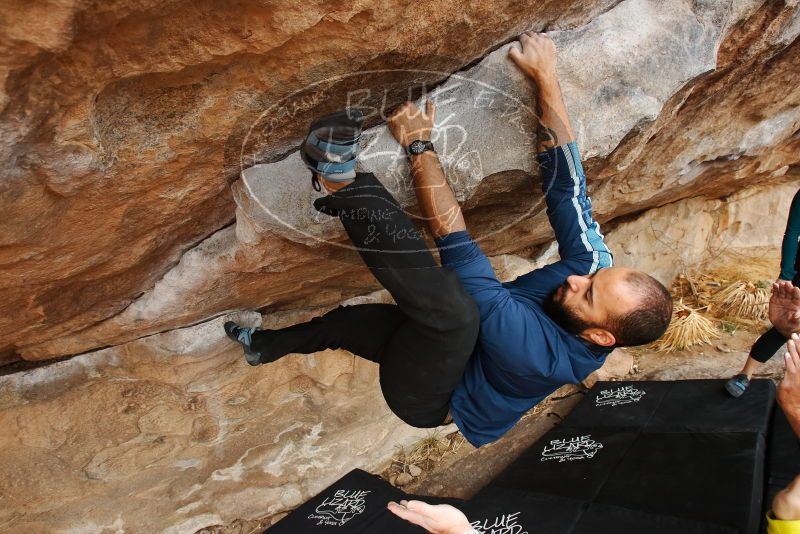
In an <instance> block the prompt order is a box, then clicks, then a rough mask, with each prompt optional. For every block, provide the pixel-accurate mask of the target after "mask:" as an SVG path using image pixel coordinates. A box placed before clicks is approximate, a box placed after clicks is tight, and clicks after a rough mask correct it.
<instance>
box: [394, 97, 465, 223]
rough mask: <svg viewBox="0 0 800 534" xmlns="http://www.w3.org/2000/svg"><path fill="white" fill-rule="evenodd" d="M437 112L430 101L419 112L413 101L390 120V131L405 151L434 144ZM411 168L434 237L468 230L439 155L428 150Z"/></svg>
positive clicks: (417, 157)
mask: <svg viewBox="0 0 800 534" xmlns="http://www.w3.org/2000/svg"><path fill="white" fill-rule="evenodd" d="M435 113H436V110H435V108H434V106H433V102H431V101H430V100H428V102H427V105H426V106H425V111H422V110H420V109H418V108H417V106H416V105H414V104H413V103H412V102H406V103H405V104H403V105H402V106H400V107H399V108H398V109H397V111H395V112H394V113H393V114H392V116H391V117H389V120H388V125H389V130H390V131H391V132H392V135H394V137H395V139H397V141H398V142H399V143H400V144H401V145H402V146H403V149H407V148H408V145H409V144H410V143H411V142H413V141H416V140H422V141H430V140H431V130H433V123H434V117H435ZM410 166H411V176H412V179H413V181H414V192H415V193H416V195H417V203H418V204H419V210H420V212H421V213H422V216H423V217H424V218H425V220H426V221H428V226H429V227H430V229H431V233H432V234H433V237H442V236H445V235H447V234H450V233H453V232H458V231H462V230H466V229H467V226H466V224H465V223H464V216H463V215H462V213H461V206H459V205H458V201H457V200H456V197H455V195H454V194H453V191H452V189H450V184H448V183H447V180H446V179H445V177H444V172H443V171H442V166H441V165H440V164H439V157H438V156H437V155H436V153H435V152H432V151H426V152H423V153H422V154H420V155H418V156H411V161H410Z"/></svg>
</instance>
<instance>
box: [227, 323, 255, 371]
mask: <svg viewBox="0 0 800 534" xmlns="http://www.w3.org/2000/svg"><path fill="white" fill-rule="evenodd" d="M224 328H225V334H227V336H228V337H229V338H231V339H232V340H234V341H235V342H237V343H239V344H241V345H242V347H243V348H244V357H245V359H246V360H247V363H249V364H250V365H260V364H261V355H260V354H259V353H258V352H256V351H254V350H253V349H252V348H250V343H251V342H252V336H253V332H255V331H256V329H255V328H248V327H243V326H239V325H238V324H236V323H234V322H233V321H228V322H227V323H225V326H224Z"/></svg>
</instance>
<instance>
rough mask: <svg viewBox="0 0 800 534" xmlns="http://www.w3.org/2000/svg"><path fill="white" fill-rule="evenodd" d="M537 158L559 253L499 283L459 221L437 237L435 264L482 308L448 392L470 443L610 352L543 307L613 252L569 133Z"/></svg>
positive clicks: (506, 424)
mask: <svg viewBox="0 0 800 534" xmlns="http://www.w3.org/2000/svg"><path fill="white" fill-rule="evenodd" d="M538 161H539V166H540V169H541V172H542V190H543V192H544V194H545V200H546V202H547V216H548V218H549V220H550V224H551V226H552V227H553V230H554V232H555V236H556V240H557V241H558V252H559V255H560V257H561V259H560V261H558V262H556V263H553V264H550V265H547V266H545V267H543V268H541V269H536V270H534V271H531V272H529V273H527V274H525V275H523V276H520V277H519V278H517V279H516V280H514V281H512V282H507V283H501V282H500V281H498V279H497V277H496V275H495V273H494V270H493V269H492V266H491V264H490V263H489V260H488V258H487V257H486V256H485V255H484V254H483V252H482V251H481V250H480V248H479V247H478V245H477V244H476V243H475V242H474V241H473V240H472V239H471V238H470V237H469V234H468V233H467V232H466V231H460V232H453V233H450V234H448V235H446V236H443V237H440V238H437V239H436V245H437V246H438V247H439V251H440V257H441V260H442V265H443V266H444V267H447V268H449V269H452V270H453V271H454V272H455V273H456V274H457V275H458V277H459V278H460V280H461V283H462V285H463V286H464V288H465V289H466V291H467V292H468V293H469V294H470V295H471V296H472V298H473V299H474V300H475V302H476V303H477V305H478V309H479V311H480V320H481V324H480V334H479V336H478V342H477V343H476V346H475V349H474V351H473V353H472V356H471V357H470V360H469V363H468V364H467V367H466V369H465V371H464V376H463V378H462V380H461V383H460V384H459V386H458V387H457V388H456V390H455V391H454V392H453V396H452V398H451V401H450V412H451V414H452V416H453V420H454V422H455V423H456V425H457V426H458V428H459V430H461V432H462V434H464V436H465V437H466V439H467V440H468V441H469V442H470V443H472V444H473V445H474V446H476V447H480V446H481V445H485V444H487V443H490V442H492V441H495V440H496V439H498V438H500V437H501V436H502V435H503V434H505V433H506V432H507V431H508V430H509V429H510V428H511V427H513V426H514V425H515V424H516V422H517V421H518V420H519V419H520V417H522V415H523V414H524V413H525V412H527V411H528V410H530V409H531V408H532V407H533V406H535V405H536V404H538V403H539V402H541V401H542V400H543V399H544V398H545V397H547V396H548V395H549V394H550V393H552V392H553V391H555V390H556V389H558V388H559V387H561V386H562V385H564V384H574V383H578V382H580V381H581V380H583V379H584V378H586V377H587V376H588V375H589V374H590V373H591V372H592V371H594V370H596V369H598V368H599V367H600V366H601V365H602V364H603V362H604V361H605V358H606V356H607V355H608V353H609V352H610V349H607V348H603V347H599V346H597V345H593V344H591V343H588V342H586V341H584V340H583V339H581V338H579V337H577V336H575V335H572V334H570V333H569V332H567V331H566V330H564V329H563V328H562V327H561V326H559V325H558V324H556V323H555V322H554V321H553V320H552V319H551V318H550V317H549V316H548V315H547V314H546V313H545V312H544V310H543V308H542V304H543V303H544V301H545V299H546V298H547V297H548V296H549V295H550V294H551V293H552V292H553V291H555V290H556V289H557V288H558V287H559V286H560V285H562V284H563V283H564V282H565V281H566V279H567V277H568V276H570V275H573V274H577V275H586V274H591V273H594V272H595V271H597V270H598V269H602V268H604V267H610V266H611V265H612V255H611V252H610V251H609V250H608V248H607V247H606V245H605V242H604V241H603V235H602V234H601V233H600V227H599V225H598V224H597V222H595V221H594V219H593V218H592V205H591V200H590V199H589V197H588V196H587V195H586V178H585V176H584V173H583V167H582V165H581V161H580V155H579V153H578V147H577V145H576V143H575V142H574V141H573V142H571V143H569V144H566V145H561V146H558V147H555V148H552V149H550V150H547V151H546V152H542V153H540V154H539V155H538Z"/></svg>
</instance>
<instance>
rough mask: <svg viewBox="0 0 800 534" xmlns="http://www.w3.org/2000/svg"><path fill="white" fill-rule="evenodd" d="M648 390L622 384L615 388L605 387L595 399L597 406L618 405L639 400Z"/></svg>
mask: <svg viewBox="0 0 800 534" xmlns="http://www.w3.org/2000/svg"><path fill="white" fill-rule="evenodd" d="M645 395H647V392H645V391H643V390H641V389H636V388H635V387H633V386H622V387H619V388H615V389H604V390H602V391H601V392H600V393H598V394H597V397H595V399H594V404H595V406H617V405H619V404H631V403H633V402H639V401H640V400H642V397H644V396H645Z"/></svg>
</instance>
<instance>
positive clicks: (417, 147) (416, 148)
mask: <svg viewBox="0 0 800 534" xmlns="http://www.w3.org/2000/svg"><path fill="white" fill-rule="evenodd" d="M408 151H409V152H411V153H412V154H414V155H415V156H416V155H419V154H422V153H423V152H425V141H421V140H419V139H417V140H416V141H414V142H413V143H411V144H410V145H409V146H408Z"/></svg>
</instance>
